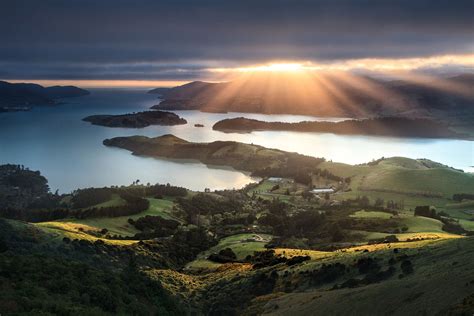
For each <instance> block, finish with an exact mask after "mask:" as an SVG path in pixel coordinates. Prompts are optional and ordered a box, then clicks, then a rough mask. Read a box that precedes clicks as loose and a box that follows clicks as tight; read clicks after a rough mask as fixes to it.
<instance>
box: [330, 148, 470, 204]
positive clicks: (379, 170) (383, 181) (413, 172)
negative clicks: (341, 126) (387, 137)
mask: <svg viewBox="0 0 474 316" xmlns="http://www.w3.org/2000/svg"><path fill="white" fill-rule="evenodd" d="M321 168H325V169H327V170H329V171H330V172H331V173H333V174H335V175H338V176H341V177H350V178H351V184H350V191H349V192H343V193H340V194H338V195H337V196H336V197H337V198H338V199H343V198H354V197H357V196H359V195H367V196H368V197H369V198H372V199H373V200H375V199H376V198H382V199H384V200H394V201H403V202H404V204H405V206H406V207H408V208H414V207H415V206H417V205H423V204H425V205H433V206H436V207H438V208H440V209H446V208H448V204H450V203H453V201H452V200H451V198H452V195H453V194H455V193H464V192H466V193H471V192H474V175H473V174H469V173H465V172H461V171H458V170H455V169H452V168H449V167H447V166H443V165H441V164H438V163H435V162H432V161H428V160H421V159H419V160H414V159H408V158H402V157H393V158H386V159H383V160H381V161H379V162H378V163H374V164H371V165H355V166H352V165H347V164H341V163H333V162H323V163H322V164H321ZM450 205H452V204H450ZM456 206H457V207H459V208H462V207H463V206H464V205H455V207H456ZM450 208H453V206H450Z"/></svg>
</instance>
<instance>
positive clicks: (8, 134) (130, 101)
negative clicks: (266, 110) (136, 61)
mask: <svg viewBox="0 0 474 316" xmlns="http://www.w3.org/2000/svg"><path fill="white" fill-rule="evenodd" d="M91 92H92V94H91V95H90V96H85V97H80V98H75V99H67V100H66V102H67V103H66V104H63V105H60V106H57V107H38V108H34V110H33V111H31V112H23V113H22V112H19V113H0V163H15V164H23V165H25V166H28V167H29V168H30V169H34V170H40V171H41V173H42V174H43V175H45V176H46V177H47V178H48V180H49V183H50V186H51V188H52V189H53V190H56V189H59V191H60V192H63V193H64V192H69V191H71V190H74V189H76V188H84V187H91V186H95V187H97V186H110V185H122V184H124V185H126V184H130V183H132V182H133V181H135V180H136V179H140V181H141V182H142V183H147V182H150V183H171V184H175V185H179V186H184V187H187V188H190V189H193V190H204V188H210V189H224V188H239V187H242V186H243V185H245V184H247V183H249V182H251V181H254V180H255V179H252V178H251V177H250V176H249V175H248V174H245V173H242V172H239V171H235V170H232V169H228V168H215V167H208V166H205V165H203V164H201V163H197V162H181V161H180V162H178V161H170V160H163V159H153V158H143V157H135V156H132V155H131V154H130V152H128V151H126V150H121V149H116V148H107V147H105V146H103V145H102V141H103V140H104V139H105V138H111V137H116V136H128V135H146V136H150V137H155V136H159V135H163V134H174V135H176V136H178V137H181V138H184V139H186V140H189V141H197V142H208V141H214V140H235V141H240V142H245V143H254V144H259V145H262V146H265V147H271V148H279V149H282V150H286V151H294V152H299V153H302V154H306V155H311V156H316V157H325V158H326V159H328V160H333V161H338V162H345V163H350V164H356V163H363V162H367V161H370V160H372V159H377V158H380V157H382V156H385V157H391V156H405V157H410V158H428V159H432V160H435V161H438V162H441V163H444V164H447V165H450V166H453V167H456V168H461V169H464V170H469V168H470V166H472V165H474V158H473V157H474V142H472V141H462V140H445V139H400V138H387V137H370V136H341V135H332V134H318V133H297V132H274V131H272V132H253V133H248V134H245V133H244V134H235V133H232V134H226V133H222V132H217V131H213V130H212V125H213V124H214V123H215V122H217V121H219V120H221V119H224V118H230V117H239V116H244V117H248V118H255V119H261V120H266V121H285V122H298V121H301V120H317V119H318V118H315V117H307V116H298V115H263V114H243V113H228V114H215V113H201V112H197V111H176V113H177V114H178V115H180V116H182V117H184V118H185V119H186V120H187V121H188V124H187V125H180V126H171V127H170V126H150V127H147V128H143V129H125V128H107V127H101V126H94V125H91V124H89V123H87V122H83V121H82V120H81V119H82V118H84V117H85V116H88V115H93V114H122V113H129V112H138V111H143V110H146V109H148V108H149V107H150V106H152V105H154V104H156V103H158V100H157V99H156V96H155V95H149V94H146V93H145V91H143V90H125V89H123V90H119V89H110V90H91ZM325 120H328V119H327V118H325ZM331 120H335V121H337V120H341V119H340V118H333V119H331ZM196 123H200V124H204V125H205V127H204V128H197V127H194V124H196Z"/></svg>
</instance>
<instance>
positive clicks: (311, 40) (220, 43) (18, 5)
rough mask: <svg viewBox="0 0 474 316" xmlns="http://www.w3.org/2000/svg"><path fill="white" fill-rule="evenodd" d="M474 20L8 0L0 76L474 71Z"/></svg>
mask: <svg viewBox="0 0 474 316" xmlns="http://www.w3.org/2000/svg"><path fill="white" fill-rule="evenodd" d="M473 16H474V1H473V0H445V1H440V0H418V1H417V0H410V1H408V0H313V1H306V0H252V1H248V0H239V1H225V0H218V1H217V0H212V1H207V0H201V1H196V0H194V1H185V0H173V1H156V0H155V1H151V0H134V1H131V0H61V1H60V0H41V1H38V0H11V1H10V0H0V78H2V79H6V80H22V81H25V80H35V81H39V80H43V81H45V82H54V81H63V82H86V81H89V82H95V83H98V82H101V81H104V82H109V83H110V84H112V83H114V82H115V83H117V82H129V83H130V85H133V82H135V83H138V84H140V83H143V84H146V83H147V82H148V85H150V86H151V85H160V84H161V85H173V84H175V83H178V82H185V81H190V80H197V79H201V80H214V81H219V80H223V79H225V78H226V74H228V73H232V72H234V71H238V70H239V69H243V68H246V67H256V66H257V67H258V65H262V64H263V65H265V64H268V63H276V62H284V63H290V62H291V63H294V62H297V63H302V64H304V65H309V67H322V68H324V67H335V68H338V67H341V68H344V67H345V69H346V68H347V69H357V68H365V69H368V70H371V68H380V66H381V65H382V66H383V67H385V66H386V65H390V67H394V66H395V67H398V66H397V65H399V66H400V67H402V66H403V67H405V68H406V67H408V68H410V69H416V70H421V71H438V72H445V73H449V72H473V69H474V22H473V21H474V19H473ZM407 65H408V66H407ZM383 67H382V68H383Z"/></svg>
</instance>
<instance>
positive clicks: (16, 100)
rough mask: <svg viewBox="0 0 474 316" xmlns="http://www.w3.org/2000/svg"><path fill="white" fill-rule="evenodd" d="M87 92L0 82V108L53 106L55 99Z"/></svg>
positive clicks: (78, 89)
mask: <svg viewBox="0 0 474 316" xmlns="http://www.w3.org/2000/svg"><path fill="white" fill-rule="evenodd" d="M88 94H89V91H87V90H84V89H81V88H78V87H74V86H53V87H43V86H41V85H38V84H33V83H9V82H6V81H0V107H7V108H9V107H21V106H32V105H53V104H55V103H57V99H60V98H71V97H79V96H84V95H88Z"/></svg>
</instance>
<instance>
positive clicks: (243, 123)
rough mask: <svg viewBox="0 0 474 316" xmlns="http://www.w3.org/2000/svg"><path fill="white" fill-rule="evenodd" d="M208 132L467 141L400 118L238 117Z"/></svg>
mask: <svg viewBox="0 0 474 316" xmlns="http://www.w3.org/2000/svg"><path fill="white" fill-rule="evenodd" d="M212 129H214V130H218V131H222V132H226V133H231V132H249V133H250V132H252V131H295V132H315V133H332V134H343V135H371V136H391V137H423V138H456V139H463V138H468V136H467V135H464V134H461V133H458V132H455V131H452V130H450V129H449V127H448V126H447V125H446V124H442V123H439V122H436V121H432V120H428V119H408V118H401V117H381V118H373V119H363V120H346V121H341V122H327V121H324V122H320V121H303V122H297V123H287V122H265V121H259V120H254V119H248V118H244V117H239V118H232V119H224V120H221V121H219V122H217V123H216V124H214V126H213V127H212Z"/></svg>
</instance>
